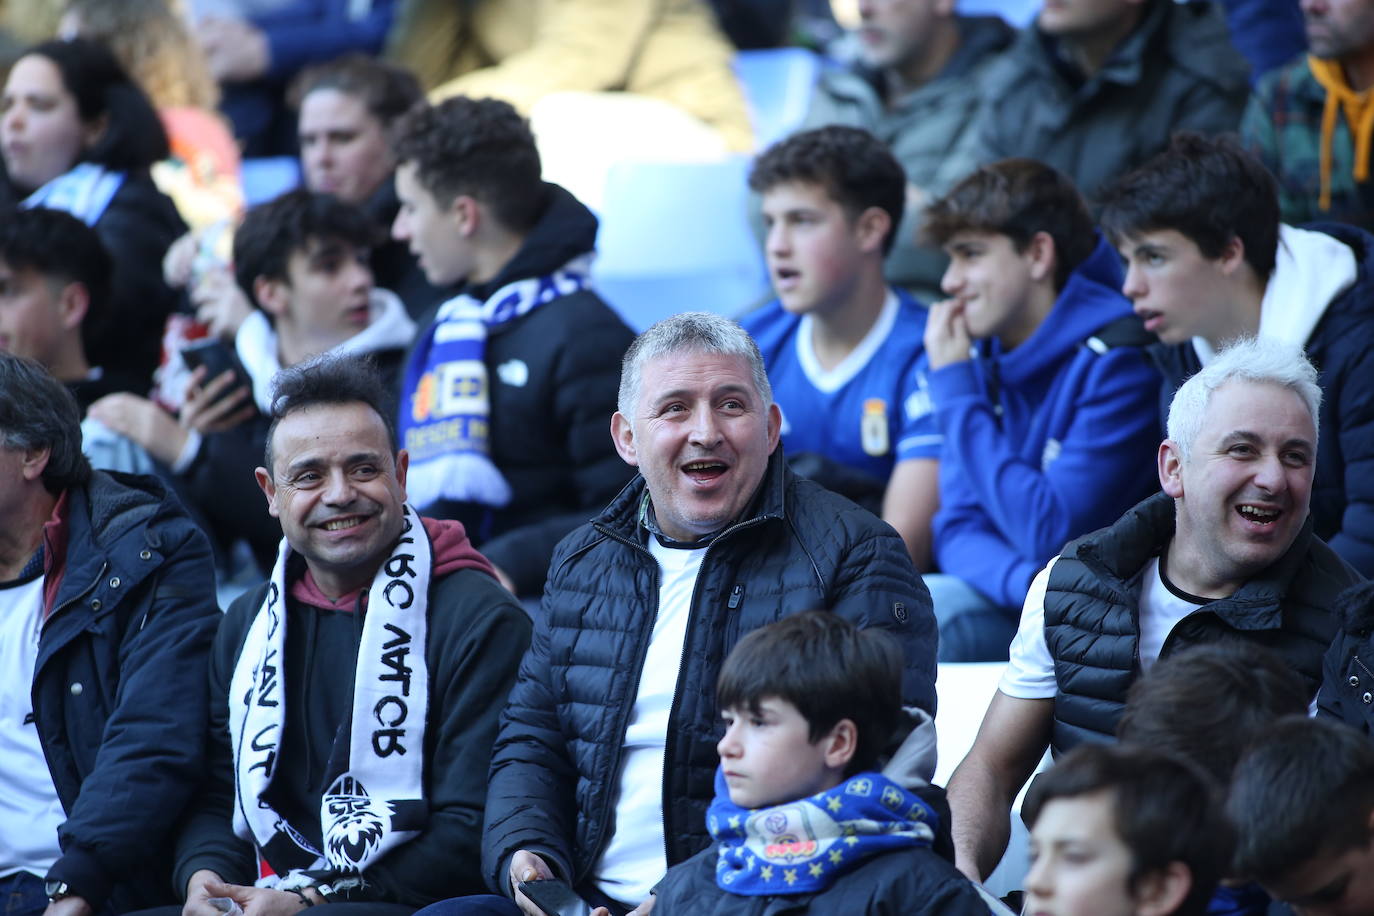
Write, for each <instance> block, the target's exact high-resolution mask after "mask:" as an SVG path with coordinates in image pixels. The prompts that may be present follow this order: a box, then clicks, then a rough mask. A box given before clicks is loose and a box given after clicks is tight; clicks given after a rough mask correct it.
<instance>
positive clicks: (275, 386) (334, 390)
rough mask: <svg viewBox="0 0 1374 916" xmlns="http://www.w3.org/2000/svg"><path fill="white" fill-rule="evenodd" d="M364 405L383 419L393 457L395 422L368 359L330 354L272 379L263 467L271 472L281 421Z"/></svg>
mask: <svg viewBox="0 0 1374 916" xmlns="http://www.w3.org/2000/svg"><path fill="white" fill-rule="evenodd" d="M337 404H365V405H367V406H368V407H370V408H372V410H373V412H374V413H376V414H377V416H379V417H381V418H382V423H383V425H385V426H386V439H387V442H388V443H389V444H390V446H391V452H392V454H395V453H396V451H397V444H396V442H397V440H396V421H395V420H394V419H393V418H392V416H391V412H392V405H391V398H390V397H389V396H388V394H387V387H386V383H385V382H384V381H383V380H382V374H381V371H380V370H379V369H378V368H377V364H376V362H375V361H374V360H373V359H372V358H371V357H370V356H362V355H358V354H351V353H350V354H329V353H326V354H324V355H323V356H317V357H315V358H314V359H310V360H306V361H305V362H303V363H298V364H296V365H294V366H291V367H290V368H287V369H283V370H281V371H280V372H278V373H277V375H276V377H275V378H274V379H273V380H272V408H271V410H269V411H268V427H267V445H266V448H265V449H264V451H263V462H264V464H263V467H265V468H267V473H268V474H271V473H272V437H273V436H275V435H276V432H277V426H278V425H279V424H280V423H281V421H282V420H284V419H286V418H287V417H289V416H291V414H293V413H296V412H297V411H301V410H305V409H307V408H310V407H319V406H321V405H337Z"/></svg>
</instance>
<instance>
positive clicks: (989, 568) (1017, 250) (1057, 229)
mask: <svg viewBox="0 0 1374 916" xmlns="http://www.w3.org/2000/svg"><path fill="white" fill-rule="evenodd" d="M925 231H926V232H927V234H928V235H929V237H930V238H931V240H932V241H934V242H936V243H938V244H940V245H941V246H943V248H944V249H945V251H946V252H947V253H948V254H949V256H950V265H949V269H948V270H946V272H945V275H944V278H943V281H942V284H941V285H942V287H943V289H944V291H945V293H947V294H948V295H949V296H950V298H949V299H947V300H945V301H944V302H940V303H936V304H935V305H933V306H931V309H930V316H929V319H928V321H927V324H926V332H925V348H926V359H927V360H928V367H929V368H928V372H927V373H926V374H925V378H926V381H927V384H928V385H929V393H930V398H931V402H932V405H933V408H934V412H935V418H936V422H937V423H938V425H939V429H940V432H941V434H942V436H943V440H942V446H941V453H940V483H939V489H940V494H939V496H940V511H939V512H938V513H937V514H936V516H935V519H934V522H933V526H932V528H933V531H932V534H933V541H934V553H935V561H936V565H937V566H938V567H939V569H940V574H937V575H928V576H927V577H926V584H927V586H928V587H929V588H930V592H931V597H932V599H933V600H934V603H935V614H936V618H937V619H938V621H939V623H940V660H941V661H984V660H995V659H1005V658H1006V657H1007V646H1008V645H1009V643H1010V642H1011V638H1012V636H1013V635H1014V634H1015V632H1016V624H1017V619H1018V617H1019V611H1020V608H1021V604H1022V602H1023V600H1024V599H1025V596H1026V590H1027V588H1028V587H1029V585H1030V581H1031V578H1032V577H1033V576H1034V575H1035V573H1036V571H1037V570H1039V569H1040V568H1041V567H1042V566H1043V565H1044V564H1045V562H1046V561H1047V560H1049V558H1050V557H1052V556H1054V555H1055V554H1056V553H1057V552H1058V551H1059V550H1060V548H1061V547H1063V546H1064V543H1065V542H1066V541H1068V540H1069V539H1071V538H1074V537H1077V536H1078V535H1081V534H1086V533H1087V532H1089V531H1092V530H1094V529H1096V528H1099V527H1102V526H1103V525H1106V524H1108V523H1110V522H1112V521H1114V520H1115V519H1117V518H1118V517H1120V515H1121V513H1122V512H1124V511H1126V509H1128V508H1130V507H1131V506H1132V505H1134V504H1135V503H1136V502H1137V501H1139V500H1140V499H1143V498H1144V497H1145V496H1146V495H1148V494H1149V493H1150V492H1151V491H1152V490H1153V489H1154V488H1155V486H1156V477H1155V463H1154V454H1155V448H1156V446H1157V445H1158V443H1159V438H1160V431H1159V428H1158V418H1157V413H1156V410H1155V409H1154V408H1155V401H1154V397H1155V395H1154V394H1152V392H1156V391H1157V387H1158V385H1159V376H1158V375H1157V374H1156V372H1155V370H1154V369H1153V368H1151V366H1150V364H1149V362H1148V360H1147V359H1146V356H1145V353H1144V350H1143V345H1145V344H1147V343H1149V342H1150V341H1151V337H1150V336H1149V335H1147V334H1146V333H1145V332H1144V330H1143V328H1142V326H1141V325H1140V323H1139V320H1138V319H1136V318H1135V316H1134V315H1133V314H1132V313H1131V305H1130V303H1129V302H1128V301H1127V300H1126V299H1125V297H1123V296H1122V295H1121V293H1120V289H1121V266H1120V263H1119V259H1118V258H1117V256H1116V254H1115V252H1114V251H1113V250H1112V248H1111V246H1110V245H1108V244H1107V243H1106V242H1105V241H1104V240H1103V239H1102V237H1101V236H1100V235H1098V233H1097V232H1096V230H1095V229H1094V227H1093V222H1092V217H1091V216H1090V215H1089V214H1088V209H1087V206H1086V205H1085V204H1084V202H1083V199H1082V197H1081V196H1080V195H1079V193H1078V191H1077V189H1075V188H1074V186H1073V185H1072V184H1071V183H1070V182H1069V180H1068V179H1067V178H1065V177H1064V176H1063V175H1061V174H1060V173H1059V172H1056V171H1055V170H1054V169H1052V168H1050V167H1049V166H1046V165H1044V164H1042V163H1039V162H1034V161H1031V160H1028V159H1006V160H1003V161H1001V162H995V163H992V164H990V165H986V166H983V167H982V168H980V169H978V170H977V171H975V172H973V173H972V174H970V175H969V176H968V177H967V178H965V179H964V180H963V181H961V182H960V183H959V184H958V185H956V186H955V187H954V188H953V189H952V190H951V191H950V192H949V193H948V194H947V195H945V196H944V197H943V198H941V199H939V200H937V201H935V203H933V204H931V206H930V207H929V209H928V210H927V213H926V229H925Z"/></svg>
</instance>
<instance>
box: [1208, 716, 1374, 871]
mask: <svg viewBox="0 0 1374 916" xmlns="http://www.w3.org/2000/svg"><path fill="white" fill-rule="evenodd" d="M1226 811H1227V813H1228V814H1229V815H1230V817H1231V822H1232V823H1234V824H1235V825H1236V832H1237V835H1238V840H1239V841H1238V844H1237V847H1236V857H1235V863H1234V871H1235V876H1236V877H1238V878H1248V879H1251V880H1256V881H1259V882H1261V883H1268V882H1270V881H1273V880H1275V879H1281V878H1283V877H1284V876H1286V875H1289V874H1292V873H1293V872H1294V871H1295V870H1297V869H1298V868H1300V867H1301V866H1303V865H1305V864H1306V863H1308V862H1312V861H1315V860H1316V859H1318V858H1327V857H1335V856H1338V855H1340V854H1342V853H1344V852H1345V851H1347V850H1349V849H1353V848H1355V847H1357V846H1365V845H1367V844H1368V843H1369V842H1370V840H1371V837H1370V830H1369V815H1370V812H1371V811H1374V742H1371V741H1370V740H1369V738H1368V736H1366V735H1363V734H1361V733H1360V732H1358V731H1356V730H1355V729H1353V728H1351V727H1350V726H1348V725H1345V724H1344V723H1341V722H1336V721H1333V720H1330V719H1309V718H1307V717H1306V716H1291V717H1289V718H1287V719H1284V720H1282V721H1281V722H1277V723H1275V724H1274V725H1272V726H1271V727H1270V728H1269V729H1268V731H1266V732H1265V733H1264V734H1263V735H1261V736H1259V738H1257V739H1256V740H1255V742H1254V744H1252V745H1251V747H1250V750H1249V752H1248V753H1247V754H1246V755H1245V756H1244V757H1242V758H1241V760H1240V763H1239V764H1237V766H1236V773H1235V778H1234V779H1233V780H1232V783H1231V794H1230V798H1229V799H1228V800H1227V803H1226Z"/></svg>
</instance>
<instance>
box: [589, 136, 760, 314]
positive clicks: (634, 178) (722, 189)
mask: <svg viewBox="0 0 1374 916" xmlns="http://www.w3.org/2000/svg"><path fill="white" fill-rule="evenodd" d="M749 161H750V160H749V157H747V156H736V157H732V158H730V159H727V160H725V161H722V162H712V163H659V162H621V163H617V164H616V165H614V166H613V167H612V168H611V171H610V173H609V175H608V176H607V180H606V198H605V207H604V209H603V212H602V214H601V232H600V234H599V236H598V239H597V250H598V252H599V254H598V257H597V260H596V264H595V266H594V267H593V269H592V277H593V280H594V282H595V283H596V288H597V290H598V292H600V293H601V295H602V296H603V297H605V299H606V301H607V302H609V303H610V304H611V305H612V306H614V307H615V308H616V310H617V311H619V312H620V314H621V315H622V316H623V317H624V319H625V321H626V322H627V323H628V324H629V325H630V327H632V328H634V329H635V330H636V331H642V330H644V329H645V328H647V327H648V326H649V325H651V324H653V323H654V322H655V321H658V320H659V319H661V318H666V317H668V316H669V315H675V314H677V313H678V312H684V311H706V312H715V313H717V314H721V315H729V316H731V317H736V316H738V315H740V314H742V313H743V312H744V311H746V310H747V309H748V308H749V307H751V306H752V305H754V304H756V303H758V302H760V301H761V300H762V298H763V297H764V296H765V295H766V294H767V293H768V276H767V271H766V269H765V267H764V263H763V254H762V252H761V251H760V250H759V245H758V241H757V240H756V239H755V238H754V236H753V233H752V232H751V231H750V228H749V222H748V216H747V208H748V202H749V191H748V187H747V186H746V183H745V176H746V174H747V170H748V167H749Z"/></svg>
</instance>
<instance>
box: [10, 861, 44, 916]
mask: <svg viewBox="0 0 1374 916" xmlns="http://www.w3.org/2000/svg"><path fill="white" fill-rule="evenodd" d="M47 908H48V892H47V891H46V890H44V888H43V879H42V878H40V877H38V876H37V875H35V874H32V873H31V872H26V871H21V872H16V873H15V874H12V875H6V876H5V877H3V878H0V916H42V914H43V911H44V910H46V909H47Z"/></svg>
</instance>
